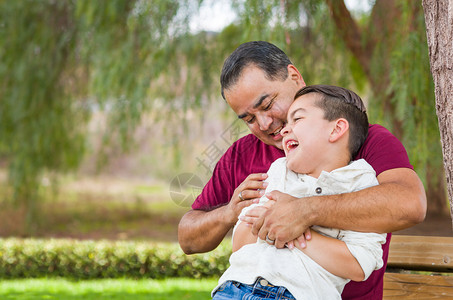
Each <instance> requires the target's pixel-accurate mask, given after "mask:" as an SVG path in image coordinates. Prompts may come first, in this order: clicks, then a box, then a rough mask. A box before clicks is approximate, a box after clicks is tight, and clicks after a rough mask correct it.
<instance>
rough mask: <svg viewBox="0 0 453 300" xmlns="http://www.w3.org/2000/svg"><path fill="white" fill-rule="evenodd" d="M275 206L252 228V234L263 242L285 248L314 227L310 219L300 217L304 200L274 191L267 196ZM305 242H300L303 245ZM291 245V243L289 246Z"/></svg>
mask: <svg viewBox="0 0 453 300" xmlns="http://www.w3.org/2000/svg"><path fill="white" fill-rule="evenodd" d="M266 197H268V198H269V199H270V200H275V201H276V202H275V204H274V205H273V206H272V207H270V208H268V209H267V211H266V212H264V213H263V214H262V215H261V216H260V217H258V219H257V220H256V221H255V222H254V224H253V226H252V233H253V234H255V235H258V237H259V238H260V239H262V240H266V235H268V237H269V239H271V240H275V247H277V248H283V247H285V244H286V243H289V242H294V240H295V239H299V238H300V237H301V236H303V235H304V232H305V231H307V229H308V228H309V227H310V226H311V225H312V224H310V222H309V220H308V219H304V218H301V216H300V215H299V213H298V212H299V210H300V205H301V202H303V201H302V200H300V199H298V198H295V197H292V196H290V195H288V194H285V193H282V192H279V191H272V192H270V193H268V194H266ZM302 242H303V240H300V239H299V241H298V243H299V244H300V243H302ZM289 245H291V243H290V244H289Z"/></svg>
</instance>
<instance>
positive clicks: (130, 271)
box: [0, 238, 231, 279]
mask: <svg viewBox="0 0 453 300" xmlns="http://www.w3.org/2000/svg"><path fill="white" fill-rule="evenodd" d="M230 249H231V244H230V243H228V242H227V243H222V244H221V245H220V246H219V247H218V248H217V249H216V250H214V251H212V252H209V253H205V254H197V255H185V254H184V253H183V252H182V250H181V249H180V248H179V245H178V244H176V243H174V244H171V243H152V242H133V241H79V240H69V239H50V240H44V239H16V238H9V239H0V278H32V277H54V276H55V277H57V276H58V277H67V278H74V279H94V278H119V277H130V278H156V279H158V278H165V277H191V278H201V277H213V276H220V275H221V274H222V273H223V272H224V271H225V270H226V268H227V267H228V264H229V263H228V258H229V256H230V254H231V250H230Z"/></svg>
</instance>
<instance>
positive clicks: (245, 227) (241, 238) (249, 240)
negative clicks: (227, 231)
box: [233, 200, 274, 252]
mask: <svg viewBox="0 0 453 300" xmlns="http://www.w3.org/2000/svg"><path fill="white" fill-rule="evenodd" d="M273 203H274V201H272V200H270V201H268V202H266V203H264V204H261V205H257V206H254V208H253V210H252V211H253V212H252V214H258V215H261V214H262V213H264V211H265V210H267V209H268V208H269V207H270V206H272V204H273ZM245 209H247V210H248V211H249V212H250V209H249V207H247V208H245ZM241 214H242V213H241ZM256 240H257V236H256V235H253V233H252V227H251V225H250V224H249V223H246V222H243V221H241V222H239V224H237V225H236V228H235V230H234V234H233V252H235V251H237V250H239V249H241V248H242V246H245V245H247V244H254V243H255V242H256Z"/></svg>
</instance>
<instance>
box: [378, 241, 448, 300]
mask: <svg viewBox="0 0 453 300" xmlns="http://www.w3.org/2000/svg"><path fill="white" fill-rule="evenodd" d="M415 271H417V272H415ZM419 271H423V272H419ZM384 299H453V237H434V236H406V235H393V236H392V241H391V243H390V251H389V259H388V263H387V269H386V272H385V275H384Z"/></svg>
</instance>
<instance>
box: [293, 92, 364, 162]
mask: <svg viewBox="0 0 453 300" xmlns="http://www.w3.org/2000/svg"><path fill="white" fill-rule="evenodd" d="M310 93H316V94H318V95H319V96H320V97H319V99H318V100H317V101H316V102H315V103H316V104H315V105H316V106H318V107H319V108H321V109H322V110H323V111H324V118H325V119H326V120H328V121H333V120H336V119H338V118H345V119H346V120H347V121H348V122H349V141H348V142H349V151H350V154H351V159H353V158H354V157H355V156H356V155H357V153H358V152H359V149H360V147H361V146H362V144H363V143H364V142H365V139H366V137H367V135H368V117H367V114H366V108H365V104H363V101H362V99H361V98H360V97H359V96H358V95H357V94H356V93H354V92H353V91H350V90H348V89H345V88H342V87H338V86H331V85H309V86H305V87H303V88H301V89H300V90H299V91H298V92H297V93H296V96H295V97H294V99H297V98H299V97H300V96H302V95H306V94H310Z"/></svg>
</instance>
